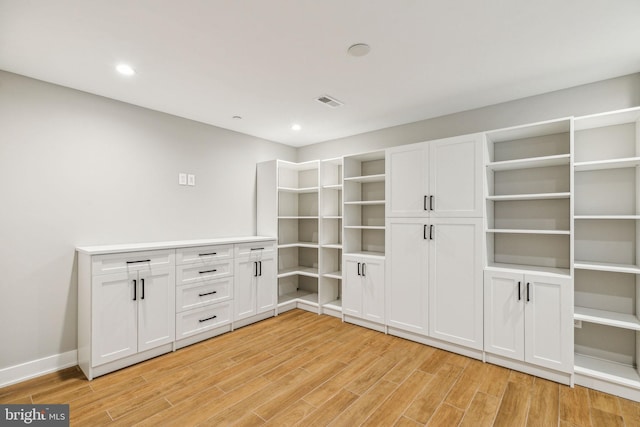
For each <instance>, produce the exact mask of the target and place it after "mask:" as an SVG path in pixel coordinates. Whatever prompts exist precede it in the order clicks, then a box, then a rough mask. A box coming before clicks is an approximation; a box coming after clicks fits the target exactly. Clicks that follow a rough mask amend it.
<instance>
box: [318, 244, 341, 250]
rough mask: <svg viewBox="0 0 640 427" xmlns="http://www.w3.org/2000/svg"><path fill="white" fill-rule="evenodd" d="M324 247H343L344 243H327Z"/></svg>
mask: <svg viewBox="0 0 640 427" xmlns="http://www.w3.org/2000/svg"><path fill="white" fill-rule="evenodd" d="M322 247H323V248H327V249H342V243H325V244H323V245H322Z"/></svg>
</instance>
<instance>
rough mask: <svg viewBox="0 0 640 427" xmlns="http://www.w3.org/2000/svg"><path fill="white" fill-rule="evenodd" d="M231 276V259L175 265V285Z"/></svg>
mask: <svg viewBox="0 0 640 427" xmlns="http://www.w3.org/2000/svg"><path fill="white" fill-rule="evenodd" d="M230 276H233V260H232V259H230V260H228V261H218V262H216V263H210V264H207V265H199V264H187V265H179V266H177V267H176V285H177V286H180V285H188V284H189V283H196V282H204V281H206V280H212V279H222V278H224V277H230Z"/></svg>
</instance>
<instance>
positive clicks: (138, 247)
mask: <svg viewBox="0 0 640 427" xmlns="http://www.w3.org/2000/svg"><path fill="white" fill-rule="evenodd" d="M270 240H273V241H275V240H276V238H275V237H265V236H243V237H220V238H216V239H197V240H175V241H170V242H151V243H125V244H119V245H96V246H78V247H76V250H77V251H78V252H82V253H85V254H88V255H102V254H113V253H121V252H137V251H151V250H156V249H174V248H188V247H194V246H209V245H225V244H233V243H249V242H267V241H270Z"/></svg>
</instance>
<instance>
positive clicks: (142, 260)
mask: <svg viewBox="0 0 640 427" xmlns="http://www.w3.org/2000/svg"><path fill="white" fill-rule="evenodd" d="M139 262H151V260H150V259H141V260H140V261H127V264H137V263H139Z"/></svg>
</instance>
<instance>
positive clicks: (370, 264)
mask: <svg viewBox="0 0 640 427" xmlns="http://www.w3.org/2000/svg"><path fill="white" fill-rule="evenodd" d="M343 263H344V264H343V265H344V271H345V275H344V285H343V289H342V314H343V315H344V319H345V321H348V322H351V323H356V324H361V322H359V321H358V319H362V320H364V321H367V323H365V324H362V326H367V327H370V328H372V329H381V328H382V329H384V257H383V256H377V255H359V256H358V255H344V257H343ZM368 322H375V323H373V324H370V323H368Z"/></svg>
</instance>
